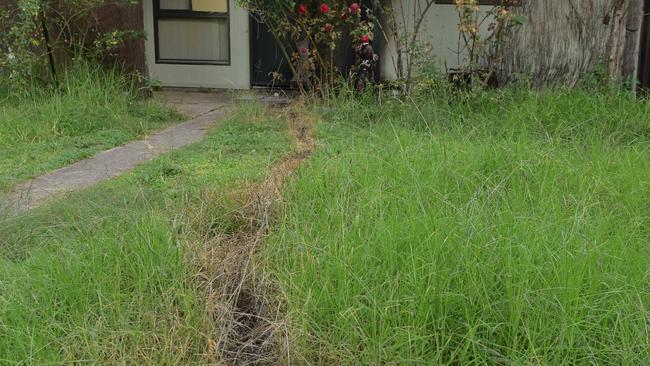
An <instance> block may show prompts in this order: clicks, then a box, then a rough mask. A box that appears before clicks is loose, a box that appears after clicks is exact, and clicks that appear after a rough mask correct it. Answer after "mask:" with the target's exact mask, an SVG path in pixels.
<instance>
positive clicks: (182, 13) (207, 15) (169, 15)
mask: <svg viewBox="0 0 650 366" xmlns="http://www.w3.org/2000/svg"><path fill="white" fill-rule="evenodd" d="M189 1H190V7H191V4H192V0H189ZM226 4H227V10H226V12H225V13H211V12H204V11H193V10H191V9H190V10H181V9H161V8H160V0H153V33H154V48H155V56H156V57H155V58H156V64H169V65H215V66H230V65H231V63H232V42H231V39H230V0H226ZM160 19H225V20H226V23H227V25H228V60H225V61H216V60H192V59H161V58H160V48H159V42H160V40H159V37H158V20H160Z"/></svg>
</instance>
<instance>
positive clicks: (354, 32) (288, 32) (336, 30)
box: [239, 0, 375, 94]
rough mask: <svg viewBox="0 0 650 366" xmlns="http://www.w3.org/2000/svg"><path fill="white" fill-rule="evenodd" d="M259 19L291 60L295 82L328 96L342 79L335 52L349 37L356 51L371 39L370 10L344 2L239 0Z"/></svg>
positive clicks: (328, 0)
mask: <svg viewBox="0 0 650 366" xmlns="http://www.w3.org/2000/svg"><path fill="white" fill-rule="evenodd" d="M239 4H240V5H241V6H243V7H244V8H245V9H247V10H248V11H250V12H251V13H253V14H255V15H256V16H258V17H260V20H261V21H263V22H264V23H265V24H266V25H267V26H268V28H269V29H270V31H271V32H272V33H273V35H274V37H275V38H276V39H277V40H278V43H280V45H281V46H282V48H283V51H284V52H285V58H287V59H288V60H290V61H291V62H290V63H291V68H292V72H293V74H294V76H293V80H292V81H293V82H294V83H295V84H296V85H297V86H298V87H300V88H301V89H302V90H304V91H312V92H317V93H321V94H325V93H327V92H328V90H329V89H330V88H331V86H332V85H334V83H335V82H336V80H337V79H338V77H339V76H341V73H342V72H341V68H340V67H339V66H340V65H337V64H336V62H335V60H334V51H335V50H337V49H338V48H339V47H341V44H343V43H344V40H345V38H346V37H348V36H349V37H350V40H351V43H352V48H351V49H350V50H349V51H350V52H351V53H352V52H353V49H354V47H356V46H357V45H358V44H359V43H360V42H361V41H360V39H361V36H362V35H366V36H367V37H369V38H371V37H372V29H373V26H374V22H375V18H374V15H373V13H372V11H371V9H362V6H361V5H360V4H359V3H358V2H352V1H345V0H321V1H318V0H302V1H290V0H239Z"/></svg>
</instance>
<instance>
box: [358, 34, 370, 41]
mask: <svg viewBox="0 0 650 366" xmlns="http://www.w3.org/2000/svg"><path fill="white" fill-rule="evenodd" d="M360 39H361V42H363V43H368V42H370V37H368V35H367V34H364V35H363V36H361V38H360Z"/></svg>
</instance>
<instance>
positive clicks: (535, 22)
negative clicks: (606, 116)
mask: <svg viewBox="0 0 650 366" xmlns="http://www.w3.org/2000/svg"><path fill="white" fill-rule="evenodd" d="M642 1H643V0H566V1H559V0H524V2H523V5H522V7H521V8H519V9H518V10H517V11H518V12H520V13H522V14H523V15H525V16H526V17H527V21H526V22H525V24H524V25H523V26H522V28H520V29H519V30H518V31H517V32H516V34H515V35H514V36H513V39H512V43H511V47H509V52H508V54H507V55H506V57H505V65H504V75H506V76H507V75H517V74H521V75H527V77H529V78H530V79H531V80H532V81H533V82H534V83H535V84H537V85H541V84H552V83H560V84H568V85H574V84H575V83H576V82H577V81H578V79H579V78H580V77H581V75H583V74H584V73H586V72H590V71H593V70H596V69H597V68H601V70H602V71H603V72H607V71H608V68H609V67H610V65H613V66H615V67H616V70H615V71H614V73H617V74H622V75H621V76H622V77H628V76H630V75H631V74H634V72H635V69H636V62H637V58H638V57H637V56H638V53H636V50H637V45H638V36H639V33H640V31H639V28H640V26H639V25H638V24H636V23H635V19H636V20H638V19H640V9H639V4H640V3H641V2H642ZM621 4H622V5H621ZM617 5H621V6H622V10H620V11H619V12H618V13H617V11H616V9H617ZM621 16H622V17H623V18H622V19H621ZM615 22H620V24H616V23H615ZM637 23H638V22H637ZM612 37H619V38H621V39H620V42H618V43H616V42H614V44H615V45H616V44H618V46H619V47H620V50H618V51H617V52H615V53H616V55H615V58H616V59H615V60H614V59H610V56H611V55H610V51H611V50H612V42H613V39H612ZM630 53H633V54H630ZM630 60H633V61H632V62H631V61H630Z"/></svg>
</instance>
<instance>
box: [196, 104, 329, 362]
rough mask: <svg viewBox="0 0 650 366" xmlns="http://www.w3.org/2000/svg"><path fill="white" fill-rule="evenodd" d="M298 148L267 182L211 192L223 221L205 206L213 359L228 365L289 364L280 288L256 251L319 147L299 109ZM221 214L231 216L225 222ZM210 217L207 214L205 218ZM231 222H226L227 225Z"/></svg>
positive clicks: (295, 114)
mask: <svg viewBox="0 0 650 366" xmlns="http://www.w3.org/2000/svg"><path fill="white" fill-rule="evenodd" d="M286 116H287V118H288V121H289V127H290V133H291V135H292V137H293V140H294V149H293V151H292V152H291V153H290V154H289V155H288V156H286V157H285V158H283V159H282V160H280V161H278V162H276V163H274V164H273V165H272V166H271V167H270V168H269V170H268V172H267V177H266V179H265V180H264V181H262V182H261V183H258V184H255V185H252V186H250V187H246V188H244V189H241V190H237V191H231V192H226V193H216V194H209V197H205V200H204V201H205V202H210V203H211V204H214V205H216V206H217V207H215V209H214V210H213V211H212V212H215V214H216V215H222V217H221V218H220V219H219V220H218V224H215V222H214V221H211V220H210V216H211V215H210V214H209V213H210V212H211V210H210V209H206V210H205V211H204V212H203V214H202V215H200V217H201V221H202V222H199V223H197V224H198V225H199V226H201V227H203V228H207V230H205V231H204V237H203V239H202V240H205V243H206V245H205V247H204V250H202V251H201V253H200V254H198V255H197V258H196V260H197V262H198V263H197V264H198V266H199V268H200V272H199V276H200V282H201V283H202V285H203V287H204V289H205V293H206V296H207V299H208V301H207V304H208V313H209V321H210V322H211V324H207V325H206V329H209V330H210V333H211V334H209V335H208V339H209V341H208V344H207V348H208V349H207V350H206V352H207V356H208V358H209V359H210V360H211V361H214V362H215V363H224V364H229V365H277V364H290V363H292V362H291V352H290V349H289V337H288V332H287V328H286V324H285V321H284V316H283V314H282V310H281V306H280V305H279V304H278V303H277V301H276V300H275V298H276V297H275V296H271V295H272V294H273V293H277V289H275V288H274V287H273V284H272V281H270V280H269V279H268V278H266V277H265V276H264V274H263V273H262V271H260V270H259V269H258V268H257V264H256V263H255V259H254V258H255V253H256V252H257V250H258V249H259V247H260V244H261V243H262V242H263V240H264V238H265V236H266V235H267V233H268V232H269V228H270V226H271V225H272V223H273V221H274V218H275V217H276V216H277V209H278V203H279V202H281V199H282V188H283V186H284V184H285V182H286V181H287V179H288V178H289V177H290V176H291V174H292V173H293V172H295V171H296V170H297V169H298V167H299V166H300V165H301V164H302V163H303V162H304V161H305V160H306V159H307V158H308V157H309V156H310V154H311V153H312V152H313V150H314V149H315V146H316V144H315V141H314V136H313V134H314V118H313V117H312V116H311V115H310V114H307V113H304V112H302V111H301V108H300V105H298V104H296V105H293V106H291V107H290V108H289V110H288V111H287V112H286ZM223 212H227V214H226V215H227V217H226V218H225V219H224V217H223ZM206 213H207V214H206ZM224 223H225V224H224Z"/></svg>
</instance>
